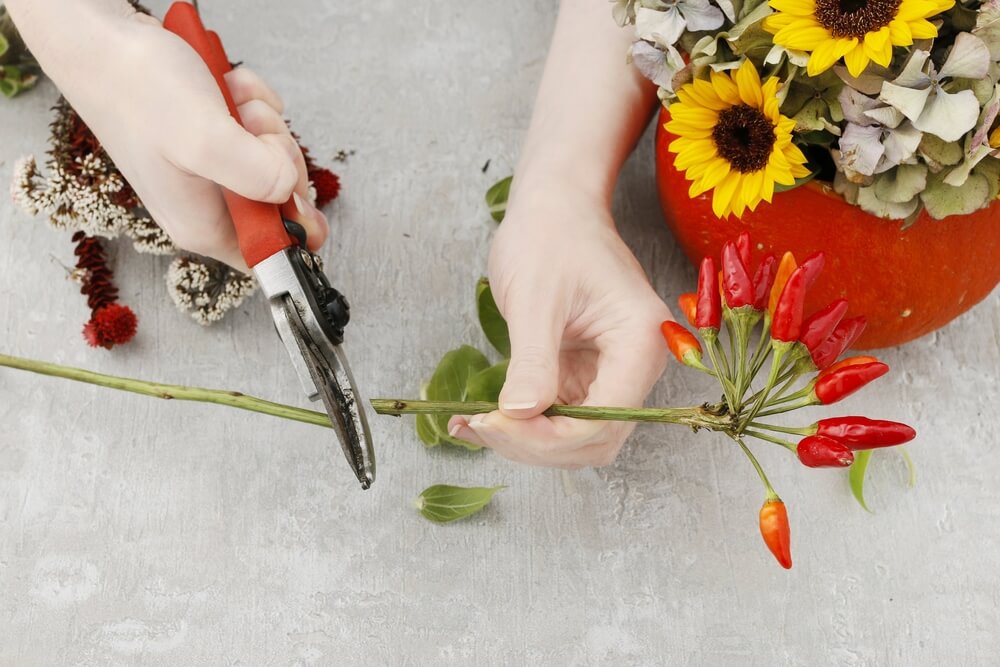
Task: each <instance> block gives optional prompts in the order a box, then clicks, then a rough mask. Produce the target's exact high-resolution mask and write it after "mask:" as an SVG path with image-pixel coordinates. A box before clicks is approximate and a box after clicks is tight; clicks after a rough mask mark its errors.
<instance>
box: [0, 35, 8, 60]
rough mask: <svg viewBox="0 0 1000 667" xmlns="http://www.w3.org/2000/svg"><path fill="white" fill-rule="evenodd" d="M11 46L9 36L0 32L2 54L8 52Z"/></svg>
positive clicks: (0, 50)
mask: <svg viewBox="0 0 1000 667" xmlns="http://www.w3.org/2000/svg"><path fill="white" fill-rule="evenodd" d="M9 48H10V42H8V41H7V38H6V37H4V36H3V33H2V32H0V56H3V54H5V53H7V49H9Z"/></svg>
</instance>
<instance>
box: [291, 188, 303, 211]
mask: <svg viewBox="0 0 1000 667" xmlns="http://www.w3.org/2000/svg"><path fill="white" fill-rule="evenodd" d="M292 201H293V202H295V210H296V211H298V212H299V215H305V214H306V203H305V202H304V201H302V197H300V196H299V193H298V192H292Z"/></svg>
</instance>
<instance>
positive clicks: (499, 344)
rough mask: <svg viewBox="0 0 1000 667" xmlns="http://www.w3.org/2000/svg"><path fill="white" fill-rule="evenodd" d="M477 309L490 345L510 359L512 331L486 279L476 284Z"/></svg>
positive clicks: (481, 279) (480, 322)
mask: <svg viewBox="0 0 1000 667" xmlns="http://www.w3.org/2000/svg"><path fill="white" fill-rule="evenodd" d="M476 309H477V310H478V311H479V325H480V326H481V327H482V328H483V333H484V334H486V339H487V340H488V341H490V345H492V346H493V347H495V348H496V351H497V352H499V353H500V354H502V355H503V356H504V358H509V357H510V331H508V329H507V321H506V320H505V319H504V318H503V315H501V314H500V309H499V308H497V302H496V301H495V300H494V299H493V292H492V291H490V281H489V280H487V279H486V278H480V279H479V282H478V283H477V284H476Z"/></svg>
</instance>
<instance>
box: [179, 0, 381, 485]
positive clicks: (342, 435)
mask: <svg viewBox="0 0 1000 667" xmlns="http://www.w3.org/2000/svg"><path fill="white" fill-rule="evenodd" d="M163 27H164V28H166V29H167V30H169V31H170V32H172V33H174V34H176V35H177V36H179V37H180V38H181V39H183V40H184V41H185V42H187V43H188V44H189V45H190V46H191V48H193V49H194V50H195V52H197V54H198V55H199V56H200V57H201V59H202V60H203V61H204V62H205V65H206V66H207V67H208V70H209V71H210V72H211V73H212V76H213V77H214V78H215V81H216V83H217V84H218V86H219V91H220V92H221V93H222V96H223V97H224V98H225V100H226V104H227V105H228V107H229V113H230V114H232V116H233V118H235V119H236V120H237V121H239V122H240V124H242V121H240V116H239V112H238V111H237V109H236V105H235V104H234V103H233V98H232V96H231V95H230V93H229V88H228V86H227V85H226V82H225V80H224V79H223V75H224V74H225V73H226V72H229V71H230V70H232V65H231V64H230V62H229V59H228V58H227V57H226V52H225V49H223V47H222V41H221V40H220V39H219V36H218V35H217V34H216V33H215V32H214V31H211V30H206V29H205V26H204V25H203V24H202V22H201V17H200V16H199V15H198V10H197V8H195V6H194V5H192V4H189V3H187V2H175V3H174V4H172V5H171V6H170V9H169V10H168V11H167V14H166V16H165V17H164V19H163ZM223 194H224V195H225V199H226V206H227V207H228V209H229V213H230V215H231V216H232V218H233V224H234V226H235V227H236V235H237V237H238V239H239V244H240V252H241V253H242V255H243V259H245V260H246V263H247V265H248V266H249V267H250V268H251V269H253V272H254V275H256V277H257V281H258V282H259V283H260V286H261V290H262V291H263V292H264V296H265V297H266V298H267V303H268V306H269V307H270V310H271V317H272V318H273V319H274V327H275V329H276V330H277V333H278V337H279V338H280V339H281V342H282V343H284V345H285V348H286V349H287V351H288V356H289V357H290V358H291V361H292V367H293V368H294V369H295V372H296V374H298V376H299V380H300V381H301V383H302V386H303V388H304V389H305V392H306V395H307V396H308V397H309V399H310V400H312V401H315V400H322V402H323V406H324V407H325V408H326V412H327V414H328V415H329V417H330V422H331V423H332V424H333V428H334V431H336V433H337V438H338V439H339V441H340V446H341V448H342V449H343V450H344V455H345V456H346V457H347V461H348V463H349V464H350V466H351V469H352V470H353V471H354V474H355V475H356V476H357V478H358V481H360V482H361V488H362V489H367V488H368V487H370V486H371V484H372V482H373V481H375V454H374V449H373V447H372V439H371V432H370V431H369V429H368V420H367V418H366V417H365V411H364V399H363V397H362V394H361V393H360V392H359V391H358V389H357V386H356V385H355V383H354V377H353V376H352V374H351V369H350V366H349V365H348V363H347V358H346V356H345V354H344V349H343V342H344V327H345V326H346V325H347V322H348V320H349V319H350V307H349V306H348V303H347V300H346V299H345V298H344V296H343V294H341V293H340V292H339V291H337V290H336V289H334V288H333V287H331V285H330V281H329V280H328V279H327V277H326V274H325V273H324V272H323V262H322V260H321V259H320V257H319V256H317V255H315V254H314V253H312V252H310V251H309V250H308V248H307V247H306V233H305V229H304V228H303V227H302V226H301V225H299V224H298V223H296V222H293V221H291V220H286V219H283V218H282V216H281V213H280V209H279V208H278V207H277V206H276V205H274V204H266V203H262V202H257V201H252V200H249V199H246V198H244V197H241V196H239V195H237V194H236V193H233V192H230V191H228V190H225V189H224V190H223Z"/></svg>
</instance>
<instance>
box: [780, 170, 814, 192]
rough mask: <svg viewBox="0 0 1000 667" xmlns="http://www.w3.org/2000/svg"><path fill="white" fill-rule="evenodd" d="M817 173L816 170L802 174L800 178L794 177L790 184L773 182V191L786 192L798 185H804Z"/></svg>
mask: <svg viewBox="0 0 1000 667" xmlns="http://www.w3.org/2000/svg"><path fill="white" fill-rule="evenodd" d="M818 173H819V172H818V171H812V172H809V175H808V176H802V177H801V178H796V179H795V182H794V183H792V184H791V185H782V184H781V183H775V184H774V191H775V192H788V191H789V190H794V189H795V188H797V187H799V186H800V185H805V184H806V183H808V182H809V181H811V180H812V179H814V178H816V174H818Z"/></svg>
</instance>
